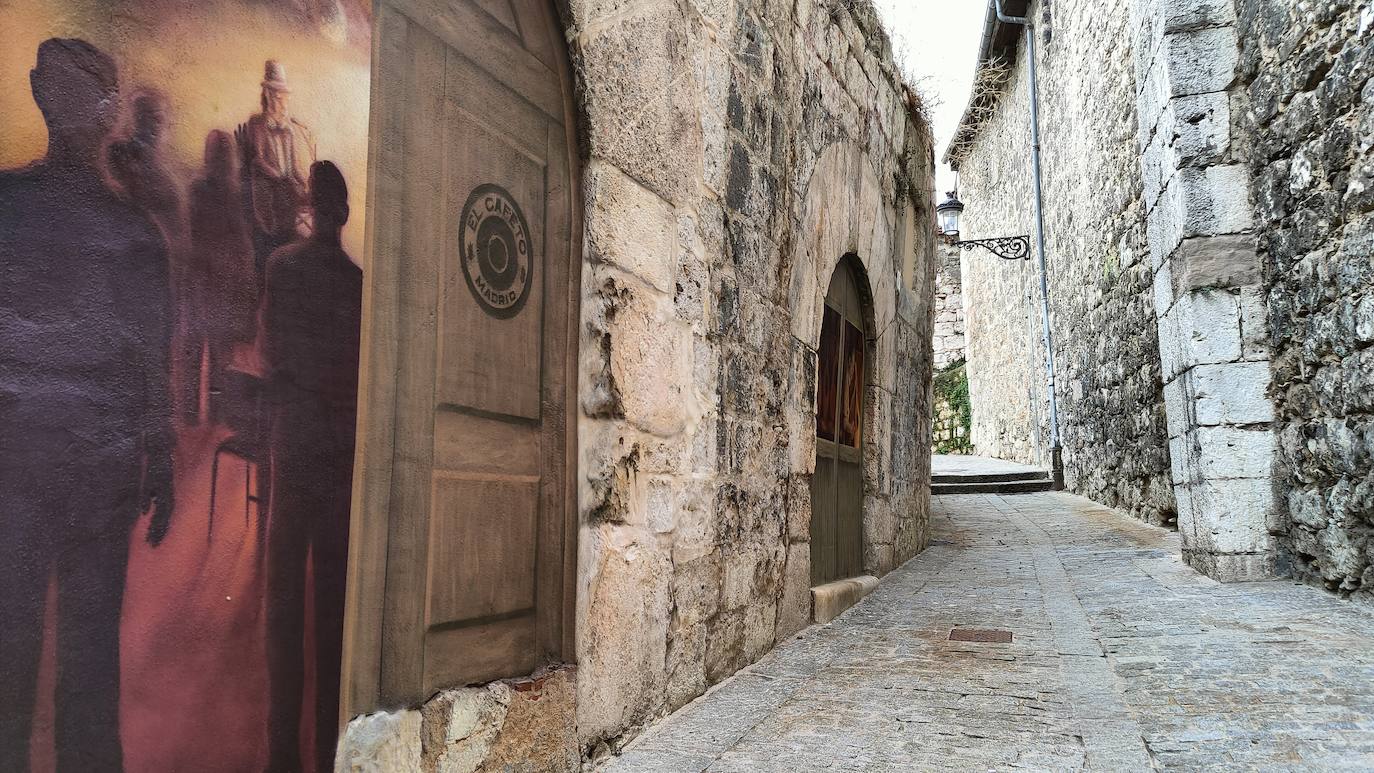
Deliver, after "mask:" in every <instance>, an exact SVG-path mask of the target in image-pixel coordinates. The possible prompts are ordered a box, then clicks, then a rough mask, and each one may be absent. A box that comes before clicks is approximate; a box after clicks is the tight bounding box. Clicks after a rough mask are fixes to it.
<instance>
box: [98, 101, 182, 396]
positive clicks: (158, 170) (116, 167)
mask: <svg viewBox="0 0 1374 773" xmlns="http://www.w3.org/2000/svg"><path fill="white" fill-rule="evenodd" d="M132 112H133V130H132V132H131V133H130V136H129V137H128V138H126V139H123V140H119V141H117V142H112V143H110V145H109V147H108V148H107V149H106V151H105V161H106V170H107V171H108V172H109V175H110V179H111V180H112V181H113V183H114V185H115V188H116V191H117V192H118V193H119V194H120V195H122V196H123V197H124V198H125V200H127V201H128V202H129V203H130V204H133V205H134V206H135V207H136V208H138V209H139V210H140V211H142V212H143V213H144V214H145V215H147V216H148V218H149V219H150V220H152V221H153V223H154V224H156V225H157V227H158V229H159V230H160V231H161V232H162V237H163V240H164V241H165V242H166V244H167V255H168V270H169V271H170V279H171V285H172V308H173V310H174V314H173V320H174V323H173V324H174V326H175V330H176V331H177V332H181V331H184V330H186V328H187V319H186V317H187V314H188V313H189V308H190V305H189V304H188V303H187V300H188V298H187V297H186V296H187V277H186V271H187V269H186V250H187V244H186V210H185V208H184V206H183V203H182V196H181V186H180V185H179V184H178V183H177V181H176V177H175V175H173V173H172V170H171V167H170V166H169V165H168V163H167V151H166V134H167V123H168V117H167V99H166V98H165V97H163V96H162V95H161V94H160V93H158V92H156V91H147V90H144V91H140V92H139V93H138V94H136V95H135V96H134V98H133V111H132ZM195 367H196V368H197V369H198V368H199V367H200V360H199V359H197V360H196V363H195ZM182 382H183V384H182V387H183V388H182V391H181V392H179V393H178V394H176V395H175V397H176V404H177V406H178V408H179V409H180V411H181V414H182V415H183V416H185V417H187V418H194V417H195V414H196V411H197V409H198V407H199V403H198V401H197V400H196V399H195V397H194V395H193V394H188V393H187V392H186V390H187V389H189V388H191V387H192V384H193V383H194V382H193V381H192V380H191V379H188V378H187V377H186V375H183V376H182Z"/></svg>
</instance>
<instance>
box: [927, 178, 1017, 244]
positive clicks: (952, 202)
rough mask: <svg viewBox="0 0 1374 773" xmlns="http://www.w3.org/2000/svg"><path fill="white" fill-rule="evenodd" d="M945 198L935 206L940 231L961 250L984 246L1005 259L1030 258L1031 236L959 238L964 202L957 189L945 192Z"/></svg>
mask: <svg viewBox="0 0 1374 773" xmlns="http://www.w3.org/2000/svg"><path fill="white" fill-rule="evenodd" d="M945 197H946V198H945V200H944V201H942V202H940V204H939V206H937V207H935V216H936V218H937V219H939V221H940V232H941V233H943V234H944V235H945V238H946V239H948V240H949V243H950V244H953V245H954V246H955V247H958V248H959V249H961V250H971V249H973V248H974V247H982V248H983V249H985V250H987V251H988V252H991V253H992V254H993V255H996V256H997V257H999V258H1002V259H1003V260H1030V236H1029V235H1022V236H996V237H993V238H991V239H970V240H968V241H964V240H962V239H960V238H959V215H961V214H963V211H964V202H962V201H960V200H959V195H958V193H956V192H955V191H949V192H947V193H946V194H945Z"/></svg>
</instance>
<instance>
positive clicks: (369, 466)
mask: <svg viewBox="0 0 1374 773" xmlns="http://www.w3.org/2000/svg"><path fill="white" fill-rule="evenodd" d="M516 1H517V2H537V3H541V4H544V5H546V6H547V9H548V12H547V13H546V14H545V18H546V19H547V20H548V22H549V24H550V27H551V29H550V30H549V33H550V35H551V36H552V37H553V39H554V40H556V41H558V42H559V43H560V45H559V46H558V54H559V56H558V66H559V75H560V78H561V80H562V83H563V103H564V116H565V121H564V130H565V131H566V132H567V148H568V180H569V190H568V194H567V195H568V197H569V205H570V207H571V215H570V218H569V246H568V256H567V258H568V261H569V266H568V281H567V297H566V303H567V314H568V317H567V319H568V324H567V325H566V331H565V332H566V336H567V340H566V342H565V345H564V352H565V356H564V369H565V374H566V377H565V379H564V384H565V393H566V394H565V395H564V406H565V409H566V411H567V413H566V417H567V418H566V424H565V430H564V446H565V447H564V454H563V458H564V463H565V469H566V470H567V471H568V474H566V475H565V476H564V498H563V510H564V512H563V518H562V519H560V524H561V529H562V535H561V551H560V553H561V556H562V559H563V567H562V573H561V575H562V588H561V596H562V599H561V601H562V603H561V605H560V614H559V617H560V622H561V637H559V638H560V642H559V645H560V646H559V650H560V651H559V652H555V653H549V657H550V658H551V659H554V660H557V661H560V662H573V660H574V659H575V653H576V649H575V647H576V608H577V595H576V593H577V582H576V581H577V505H578V502H577V480H578V473H577V415H578V399H577V390H578V368H577V363H578V340H579V330H580V328H581V276H582V234H583V225H584V223H583V221H584V216H583V201H582V167H583V159H584V144H583V142H582V141H581V139H582V138H581V126H582V120H581V115H580V111H579V110H578V109H577V101H576V95H575V92H576V81H575V79H574V76H575V73H574V70H573V68H572V63H571V59H570V55H569V51H568V45H569V44H568V41H567V37H566V35H565V33H564V27H565V24H566V18H567V8H566V0H516ZM433 2H434V0H383V1H382V2H378V3H376V4H375V6H374V11H373V30H372V64H371V74H370V78H371V95H370V115H369V121H368V137H369V140H371V138H375V137H378V136H381V135H382V134H383V133H384V132H386V133H388V134H390V135H391V136H395V135H396V133H397V132H398V130H399V127H400V126H401V125H402V123H401V122H403V121H404V120H405V117H404V116H403V115H400V114H398V113H393V114H390V115H383V113H382V109H381V108H382V106H383V104H384V103H383V100H382V97H383V95H384V91H385V89H391V88H404V86H403V85H402V82H398V81H397V79H396V78H395V77H388V78H383V77H382V76H383V74H384V68H386V67H387V66H388V65H390V64H393V63H400V62H402V61H404V58H405V55H406V52H404V51H387V50H383V46H384V43H385V42H386V41H387V40H388V39H389V36H388V35H386V34H384V31H383V30H382V29H381V25H382V24H383V23H385V21H386V19H387V18H388V14H386V13H383V8H382V6H384V5H387V6H391V7H393V8H395V9H396V10H398V11H401V12H407V11H409V13H408V14H407V15H410V16H412V17H413V18H423V17H424V16H426V15H427V8H428V7H429V6H432V5H433ZM391 74H392V75H393V76H394V74H395V73H391ZM404 153H405V149H404V148H403V147H399V143H393V144H391V145H389V146H385V147H384V146H383V144H382V143H380V142H372V141H369V143H368V185H367V197H366V202H367V204H366V211H367V221H366V230H365V234H366V235H365V250H364V255H365V259H364V272H363V310H362V319H363V325H362V342H361V347H360V349H361V351H360V352H359V381H358V419H357V422H358V423H357V427H358V428H357V451H356V456H355V461H354V475H353V499H352V502H353V504H352V513H351V517H350V524H349V549H348V584H347V590H346V602H345V610H344V644H343V673H342V677H341V680H340V690H341V700H340V703H339V711H340V717H339V721H340V724H346V723H347V722H348V721H349V719H351V718H352V717H354V716H358V715H360V714H366V713H369V712H373V711H377V710H379V709H390V708H397V706H390V705H383V704H382V688H383V685H382V658H383V645H382V642H383V631H384V630H385V626H386V623H387V621H386V619H385V599H386V578H387V557H388V548H389V544H388V542H389V530H390V518H389V515H390V502H391V494H392V491H391V489H392V486H391V473H392V459H393V457H394V454H395V451H396V442H395V431H396V399H397V383H396V373H397V370H398V369H399V367H400V364H401V363H400V361H399V358H398V352H399V346H398V336H399V331H398V315H397V310H398V309H399V308H400V304H401V302H402V299H401V298H400V288H401V279H400V266H399V264H398V262H397V261H395V260H385V259H383V260H378V259H377V256H379V255H380V256H395V255H401V254H404V251H403V249H402V244H403V238H404V236H403V234H402V232H401V229H400V228H399V223H398V218H388V220H389V221H390V222H389V223H386V224H382V223H379V219H378V217H377V213H378V212H379V211H384V210H386V209H387V208H389V207H393V206H396V202H400V201H402V200H403V184H404V180H403V179H402V178H401V177H400V176H398V175H395V174H389V175H388V174H384V173H383V170H384V169H388V170H397V169H400V168H402V164H401V163H399V159H400V158H401V157H402V155H403V154H404ZM384 162H385V163H384ZM456 686H461V685H456ZM422 697H423V696H421V698H422Z"/></svg>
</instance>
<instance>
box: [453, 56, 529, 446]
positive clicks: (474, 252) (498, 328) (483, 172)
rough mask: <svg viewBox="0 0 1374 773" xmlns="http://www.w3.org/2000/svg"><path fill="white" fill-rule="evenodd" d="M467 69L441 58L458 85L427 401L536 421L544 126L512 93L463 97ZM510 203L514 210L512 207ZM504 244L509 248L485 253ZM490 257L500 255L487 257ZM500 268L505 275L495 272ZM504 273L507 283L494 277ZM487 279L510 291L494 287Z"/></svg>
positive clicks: (471, 92)
mask: <svg viewBox="0 0 1374 773" xmlns="http://www.w3.org/2000/svg"><path fill="white" fill-rule="evenodd" d="M472 69H473V68H472V67H471V66H470V65H468V64H467V63H466V62H465V61H463V60H462V59H461V57H457V56H456V55H455V54H452V52H450V54H449V69H448V74H453V73H460V74H462V75H463V76H465V77H463V78H461V79H459V78H455V79H454V80H453V81H452V82H450V83H449V89H448V92H449V93H448V103H447V105H446V109H447V115H446V121H445V126H444V129H445V141H444V146H443V147H444V149H445V151H446V153H445V158H444V189H445V191H444V193H445V202H446V209H447V214H446V215H445V222H446V223H448V224H449V225H450V227H449V229H448V230H447V232H446V234H445V235H446V236H447V237H448V241H447V243H446V244H445V246H444V250H443V255H444V272H443V276H442V278H441V281H442V283H443V284H442V286H443V296H442V298H443V300H442V305H441V306H440V330H441V331H442V335H441V336H440V339H439V341H440V344H439V347H440V349H439V350H440V355H439V360H440V365H439V368H438V383H436V384H435V391H436V399H437V400H438V402H439V403H440V404H441V405H444V406H446V407H447V406H452V407H456V408H471V409H475V410H480V411H487V412H490V413H495V414H500V415H504V416H516V417H522V418H527V419H538V418H539V404H540V396H539V395H540V381H539V359H540V348H541V347H540V340H541V333H542V322H543V320H542V316H543V315H542V314H541V307H542V304H541V303H540V302H539V299H541V298H542V296H543V293H542V287H543V282H544V266H543V260H542V257H543V253H542V250H540V249H539V247H540V245H542V243H543V238H542V237H543V232H544V200H545V197H546V196H547V193H548V191H547V186H546V185H545V182H544V179H545V172H544V168H545V158H544V155H545V153H546V151H547V146H546V144H545V142H544V140H545V137H546V136H547V131H548V129H547V123H548V122H547V120H546V119H545V118H544V116H543V115H542V114H540V113H539V112H538V111H536V110H533V109H529V108H527V107H526V106H525V105H523V104H521V103H520V101H519V99H518V98H516V97H514V95H510V94H501V93H499V91H500V90H504V89H503V87H500V86H499V85H498V86H495V87H493V88H491V89H482V90H480V91H477V90H469V89H467V88H466V84H464V83H461V81H471V80H472V77H471V73H472ZM482 91H488V92H490V91H498V93H495V94H490V93H485V94H484V93H481V92H482ZM474 92H475V93H474ZM473 99H479V100H481V101H482V102H488V103H491V104H499V105H502V106H503V107H505V108H506V109H505V110H501V111H499V113H498V114H497V115H495V116H489V117H494V118H496V119H497V120H498V121H501V122H502V123H503V124H504V125H507V126H512V127H515V126H519V127H522V128H523V129H525V131H522V132H514V131H509V132H502V131H501V130H500V129H498V128H496V127H493V126H489V125H488V124H486V123H485V122H484V121H481V120H478V119H477V118H475V117H474V116H473V115H472V114H471V113H470V112H468V111H467V110H465V109H464V105H465V104H466V105H468V106H473V107H475V105H472V103H471V100H473ZM502 113H503V114H502ZM520 134H528V135H532V136H531V137H529V138H527V141H528V142H529V144H526V143H525V142H520V141H519V135H520ZM531 146H532V147H531ZM536 148H537V150H535V149H536ZM536 153H537V155H536ZM496 180H499V181H501V182H500V183H496V182H493V181H496ZM498 188H499V190H498ZM474 197H475V199H474ZM512 203H514V204H515V205H516V206H517V207H518V208H516V209H511V208H510V205H511V204H512ZM509 237H514V238H513V240H512V239H510V238H509ZM484 240H485V242H486V243H485V244H484V243H483V241H484ZM507 241H511V243H510V244H509V245H508V246H501V247H499V248H493V246H494V245H505V243H506V242H507ZM507 250H509V251H510V252H507ZM491 253H506V254H502V255H497V256H496V257H495V258H493V257H491ZM501 258H504V262H502V261H501ZM501 268H505V269H506V270H505V271H498V270H497V269H501ZM511 269H513V270H514V273H515V274H516V275H515V276H510V277H502V275H503V274H509V273H511ZM488 276H495V277H496V278H497V281H498V282H500V281H501V280H502V279H508V280H509V284H504V282H501V283H498V284H493V283H492V282H490V281H488V279H487V277H488ZM503 285H504V286H503ZM530 298H534V299H535V300H534V302H533V303H530Z"/></svg>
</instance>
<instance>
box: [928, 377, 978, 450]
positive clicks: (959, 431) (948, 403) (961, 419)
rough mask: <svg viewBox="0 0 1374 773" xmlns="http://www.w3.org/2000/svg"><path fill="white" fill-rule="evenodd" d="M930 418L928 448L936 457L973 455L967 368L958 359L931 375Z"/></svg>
mask: <svg viewBox="0 0 1374 773" xmlns="http://www.w3.org/2000/svg"><path fill="white" fill-rule="evenodd" d="M934 384H935V389H934V394H935V399H934V418H933V424H932V427H931V447H932V448H933V449H934V451H935V453H937V454H972V453H976V449H974V447H973V439H972V437H970V431H971V429H972V424H973V421H972V410H971V409H972V406H971V405H970V404H969V399H968V368H967V366H966V364H965V363H964V361H963V360H958V361H956V362H953V363H951V364H950V365H948V366H946V367H945V368H943V369H941V370H940V371H939V372H938V373H936V374H935V382H934Z"/></svg>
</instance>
